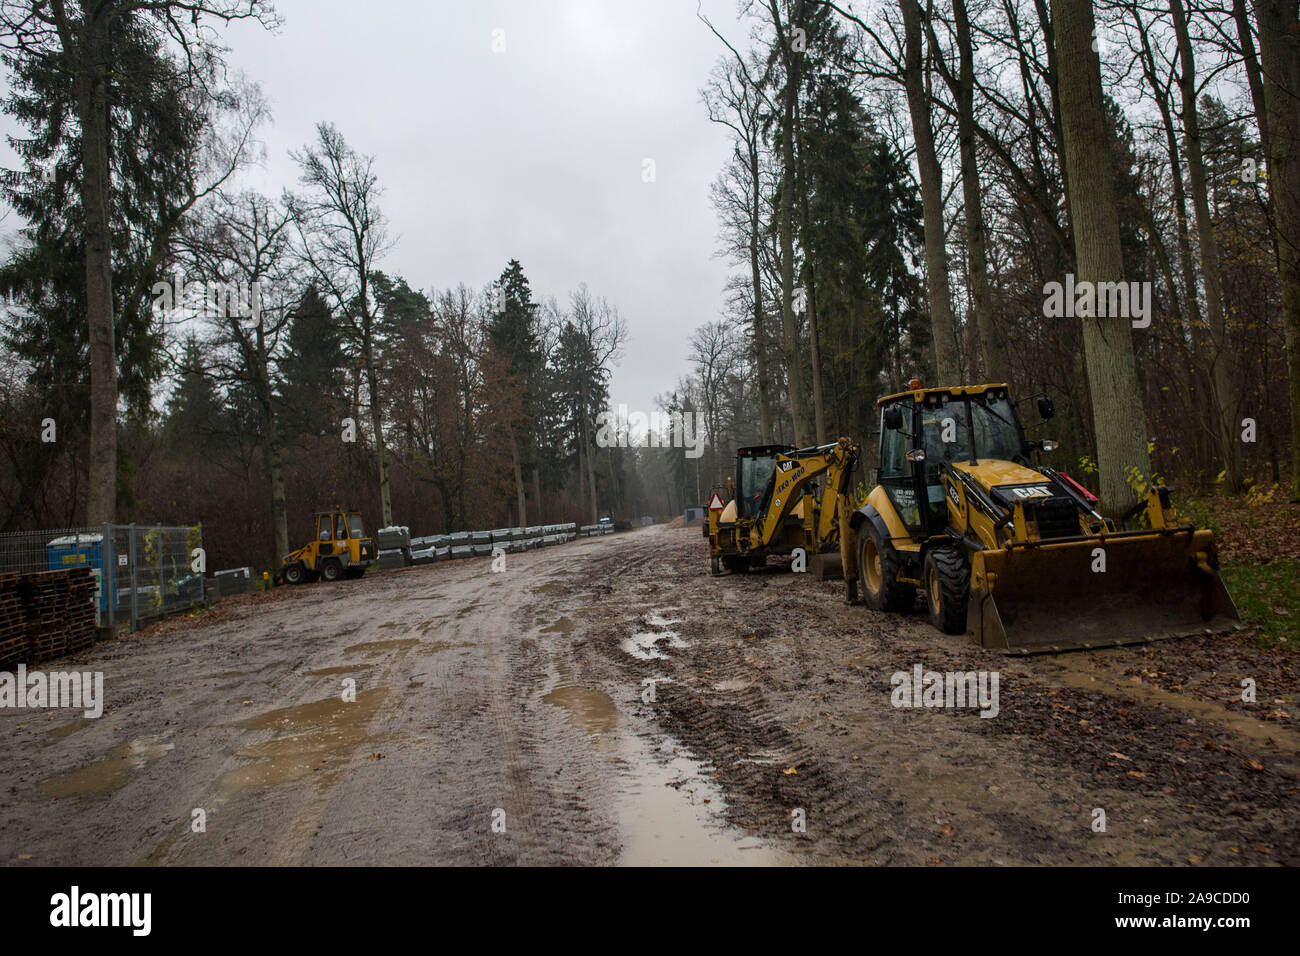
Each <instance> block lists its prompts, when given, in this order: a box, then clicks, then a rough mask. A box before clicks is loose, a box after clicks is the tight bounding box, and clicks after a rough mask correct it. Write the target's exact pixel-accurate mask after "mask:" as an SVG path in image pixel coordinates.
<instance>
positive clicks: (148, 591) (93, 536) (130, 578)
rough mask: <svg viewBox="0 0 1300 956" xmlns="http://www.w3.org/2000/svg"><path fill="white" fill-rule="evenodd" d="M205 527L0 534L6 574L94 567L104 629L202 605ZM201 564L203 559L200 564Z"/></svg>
mask: <svg viewBox="0 0 1300 956" xmlns="http://www.w3.org/2000/svg"><path fill="white" fill-rule="evenodd" d="M202 547H203V529H202V526H200V525H194V526H185V525H180V526H176V525H103V526H101V527H98V528H62V529H56V530H44V531H17V532H10V533H6V534H0V572H5V571H9V572H17V573H20V574H30V573H32V572H35V571H54V570H62V569H67V568H73V567H89V568H90V569H91V575H92V577H93V578H94V581H95V605H96V611H97V614H98V618H99V625H100V626H101V627H113V626H116V625H119V624H128V623H129V624H130V626H131V628H132V629H133V630H134V629H135V628H136V627H138V626H139V625H140V622H141V621H144V620H147V619H149V618H153V617H158V616H161V615H164V614H170V613H172V612H173V611H178V610H182V609H184V608H188V607H190V606H192V605H194V604H200V603H202V602H203V601H204V600H205V598H206V592H205V588H204V579H203V573H202V572H201V571H195V570H193V565H194V552H195V549H201V548H202ZM200 567H202V565H200Z"/></svg>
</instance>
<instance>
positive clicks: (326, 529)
mask: <svg viewBox="0 0 1300 956" xmlns="http://www.w3.org/2000/svg"><path fill="white" fill-rule="evenodd" d="M318 520H319V525H318V526H317V527H318V531H317V534H316V537H317V539H318V540H320V541H329V540H330V516H329V515H321V516H320V518H319V519H318Z"/></svg>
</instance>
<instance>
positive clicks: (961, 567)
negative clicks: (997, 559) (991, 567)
mask: <svg viewBox="0 0 1300 956" xmlns="http://www.w3.org/2000/svg"><path fill="white" fill-rule="evenodd" d="M921 580H922V581H924V582H925V610H926V613H927V614H928V615H929V618H930V623H931V624H933V625H934V626H935V627H937V628H938V629H939V630H941V631H943V632H944V633H945V634H965V633H966V600H967V598H968V597H969V596H970V563H969V562H968V561H967V560H966V555H964V554H962V553H961V551H960V550H958V549H957V548H954V547H951V546H949V545H946V544H945V545H939V546H938V547H936V548H931V549H930V551H929V553H928V554H927V555H926V556H925V570H924V571H923V572H922V575H921Z"/></svg>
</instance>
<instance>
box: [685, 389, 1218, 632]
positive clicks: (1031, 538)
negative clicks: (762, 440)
mask: <svg viewBox="0 0 1300 956" xmlns="http://www.w3.org/2000/svg"><path fill="white" fill-rule="evenodd" d="M1037 404H1038V411H1039V415H1040V417H1041V419H1043V420H1044V421H1045V420H1047V419H1050V418H1051V417H1052V416H1053V414H1054V409H1053V407H1052V403H1051V401H1050V400H1049V399H1048V398H1046V397H1045V396H1042V397H1039V398H1038V401H1037ZM877 405H878V407H879V409H880V415H881V418H880V422H881V428H880V457H879V467H878V469H877V476H876V486H875V488H874V489H873V490H872V491H871V492H870V493H869V494H868V495H867V499H866V501H865V503H861V504H859V503H857V502H854V501H853V500H852V498H851V492H850V489H849V477H848V475H847V474H846V472H848V471H851V470H852V468H851V462H850V458H852V460H853V461H856V457H857V455H856V452H857V448H856V446H855V445H853V444H852V442H850V441H849V440H848V439H840V441H839V442H838V443H837V444H836V445H834V446H825V447H824V448H821V449H808V450H806V451H805V452H796V451H791V452H777V453H776V454H774V455H772V456H771V458H772V460H773V462H774V463H775V464H777V465H779V463H780V462H781V461H782V460H791V459H793V460H799V458H800V456H801V455H802V456H804V458H805V459H808V460H811V461H814V462H824V466H823V467H821V472H825V473H827V474H828V475H829V476H830V478H829V480H828V482H827V489H826V490H827V491H831V492H833V493H834V498H833V501H832V502H828V501H827V499H826V495H825V492H823V494H822V496H821V498H820V499H819V500H816V501H814V502H812V503H811V504H814V505H816V506H817V510H815V511H814V513H813V514H814V519H813V521H812V522H811V524H810V522H809V520H808V517H809V516H808V512H807V511H803V512H796V513H794V514H792V513H791V512H790V511H789V510H788V508H789V506H790V504H791V502H792V499H793V498H795V497H798V498H799V502H798V503H797V504H796V507H798V506H799V505H803V504H804V502H805V500H806V499H807V496H806V495H804V494H796V492H799V491H802V489H799V488H796V487H793V486H791V485H790V483H789V482H782V481H781V479H779V478H778V477H776V476H777V474H778V471H777V470H776V469H775V468H771V469H767V468H766V467H765V469H763V470H767V471H769V472H770V474H771V477H770V478H769V480H768V485H767V487H765V488H764V489H763V490H761V491H758V492H756V491H755V488H756V487H757V484H756V482H757V481H758V480H759V479H761V477H762V473H761V471H760V470H759V469H751V473H750V475H748V476H746V477H750V478H751V481H750V482H749V483H746V482H745V481H742V480H740V477H741V476H742V475H744V472H743V470H742V468H741V467H740V466H739V465H738V467H737V475H738V480H737V483H736V488H735V490H736V492H737V494H736V496H735V497H736V501H739V500H741V498H740V496H741V495H742V494H746V493H747V494H748V495H750V497H751V498H752V499H753V501H752V504H751V506H750V509H749V510H748V511H746V509H745V508H744V507H743V506H741V507H738V508H735V510H732V509H733V507H734V506H735V505H736V501H733V502H732V503H731V504H730V505H728V506H727V508H728V510H724V511H723V512H722V514H721V515H720V516H718V518H715V516H713V515H711V516H710V545H711V550H712V553H713V561H714V571H715V573H717V564H718V561H719V560H720V559H721V560H722V562H723V563H724V564H725V565H726V566H727V567H729V568H731V569H732V570H740V569H741V568H740V567H739V563H740V562H741V560H742V559H743V558H744V557H745V556H746V555H747V554H749V555H753V554H762V553H764V549H767V550H768V551H769V552H770V550H772V549H773V546H774V544H777V543H778V542H780V543H781V544H782V545H788V543H789V541H790V540H791V538H793V537H794V536H795V532H797V531H802V532H803V538H802V541H803V542H805V543H807V544H809V545H811V546H813V547H815V548H817V549H818V550H827V549H828V548H829V544H830V543H831V540H832V538H834V539H837V541H838V544H839V551H840V555H841V563H842V566H843V575H844V580H845V584H846V598H847V600H848V601H849V602H850V603H857V601H858V600H859V590H860V591H861V600H862V601H863V602H864V603H866V604H867V605H868V606H869V607H872V608H874V609H876V610H880V611H909V610H911V609H912V608H913V607H914V605H915V602H916V594H917V589H918V588H919V589H920V590H921V593H922V595H923V597H924V601H925V609H926V612H927V616H928V617H929V620H930V622H931V623H932V624H933V625H934V626H935V627H937V628H939V629H940V630H942V631H944V632H947V633H951V634H960V633H966V634H967V635H969V636H970V637H971V638H972V639H973V640H974V641H975V642H976V643H978V644H980V645H981V646H983V647H986V648H995V649H1001V650H1004V651H1007V652H1010V653H1036V652H1043V651H1059V650H1068V649H1072V648H1090V647H1102V646H1109V645H1115V644H1126V643H1139V642H1143V641H1150V640H1157V639H1160V638H1166V637H1179V636H1187V635H1192V634H1201V633H1209V632H1214V631H1219V630H1223V629H1225V628H1228V627H1232V626H1234V625H1236V624H1237V622H1239V621H1240V616H1239V615H1238V613H1237V608H1236V606H1235V605H1234V604H1233V601H1232V597H1231V596H1230V595H1229V594H1228V591H1227V588H1225V587H1224V584H1223V581H1222V579H1221V578H1220V576H1219V571H1218V554H1217V551H1216V548H1215V543H1214V534H1213V532H1211V531H1209V530H1205V529H1197V528H1195V527H1193V526H1192V525H1190V524H1188V523H1184V522H1182V521H1181V520H1180V519H1179V516H1178V514H1177V512H1176V511H1175V509H1174V507H1173V505H1172V503H1171V500H1170V496H1169V490H1168V489H1167V488H1165V487H1163V486H1157V487H1153V488H1151V489H1149V490H1148V492H1147V493H1146V494H1145V496H1144V497H1143V498H1142V500H1141V501H1139V502H1138V503H1137V504H1136V505H1135V506H1134V507H1133V508H1131V509H1129V511H1128V512H1126V513H1124V514H1122V515H1120V516H1118V517H1107V516H1105V515H1103V514H1102V513H1101V511H1100V509H1099V502H1098V501H1097V499H1096V498H1095V497H1094V496H1093V495H1092V494H1091V493H1090V492H1088V490H1087V489H1086V488H1084V487H1083V486H1082V485H1080V484H1079V483H1078V482H1076V481H1074V480H1073V479H1072V478H1070V477H1069V476H1068V475H1066V474H1063V473H1062V472H1059V471H1057V470H1056V469H1054V468H1052V467H1050V466H1048V465H1045V464H1042V463H1041V461H1040V459H1041V457H1042V456H1043V455H1045V454H1050V453H1051V452H1052V451H1053V450H1054V449H1055V448H1056V443H1055V442H1053V441H1050V440H1047V439H1039V440H1034V441H1031V440H1029V439H1027V438H1026V436H1025V431H1024V428H1023V427H1022V425H1021V421H1020V418H1019V415H1018V414H1017V411H1016V406H1015V405H1014V404H1013V403H1012V401H1011V399H1010V393H1009V388H1008V386H1007V385H1006V384H991V385H970V386H954V387H939V388H922V387H921V383H920V382H919V381H917V380H913V381H912V382H911V387H910V388H909V389H908V390H907V391H904V392H899V393H896V394H893V395H888V396H886V397H884V398H882V399H880V400H879V401H878V402H877ZM832 449H841V451H839V452H835V451H832ZM743 451H745V449H742V452H743ZM850 452H851V454H850ZM831 458H833V459H834V460H835V462H837V463H839V464H838V465H837V464H835V463H832V462H831V460H830V459H831ZM845 463H848V464H849V467H847V468H845V467H843V465H844V464H845ZM812 470H813V469H809V470H808V471H806V472H803V473H802V474H805V475H809V476H811V472H812ZM777 488H784V489H786V490H785V491H784V492H778V491H777V490H776V489H777ZM778 501H779V502H780V504H778ZM805 507H807V506H806V505H805ZM747 515H752V517H747ZM719 518H720V520H719ZM729 518H731V519H732V520H731V521H730V522H729V521H728V519H729ZM795 518H798V519H799V520H797V521H796V520H793V519H795ZM715 527H716V532H715V530H714V529H715ZM813 529H815V530H813ZM777 532H780V533H777ZM783 536H784V540H783ZM787 550H788V548H787Z"/></svg>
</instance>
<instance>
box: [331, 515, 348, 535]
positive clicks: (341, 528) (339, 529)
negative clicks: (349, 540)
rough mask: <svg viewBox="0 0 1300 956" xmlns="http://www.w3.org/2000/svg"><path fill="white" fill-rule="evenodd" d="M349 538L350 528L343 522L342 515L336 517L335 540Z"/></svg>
mask: <svg viewBox="0 0 1300 956" xmlns="http://www.w3.org/2000/svg"><path fill="white" fill-rule="evenodd" d="M347 536H348V526H347V524H346V523H345V522H344V520H343V516H342V515H335V516H334V538H335V540H338V539H341V538H346V537H347Z"/></svg>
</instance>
